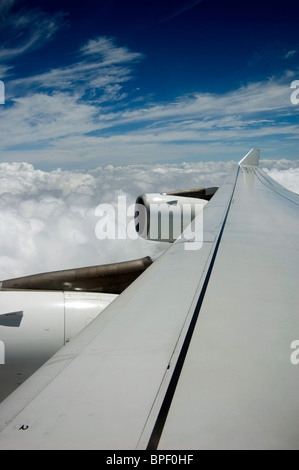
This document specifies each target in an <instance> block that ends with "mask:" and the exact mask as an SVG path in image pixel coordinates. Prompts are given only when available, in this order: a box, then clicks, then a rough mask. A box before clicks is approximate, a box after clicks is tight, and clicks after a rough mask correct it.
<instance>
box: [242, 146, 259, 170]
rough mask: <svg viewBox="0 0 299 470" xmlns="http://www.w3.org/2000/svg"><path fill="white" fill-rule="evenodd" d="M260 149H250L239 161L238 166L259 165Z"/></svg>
mask: <svg viewBox="0 0 299 470" xmlns="http://www.w3.org/2000/svg"><path fill="white" fill-rule="evenodd" d="M259 162H260V151H259V149H251V150H250V152H248V153H247V155H245V157H244V158H242V160H241V161H240V162H239V165H240V166H259Z"/></svg>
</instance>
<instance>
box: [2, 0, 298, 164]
mask: <svg viewBox="0 0 299 470" xmlns="http://www.w3.org/2000/svg"><path fill="white" fill-rule="evenodd" d="M14 3H15V2H14V1H13V0H11V1H8V0H6V2H4V3H3V4H2V7H1V8H2V16H3V21H2V25H1V26H3V31H2V35H3V36H4V37H5V36H7V38H8V39H7V40H6V41H3V45H2V47H1V46H0V60H1V61H2V64H1V65H0V72H1V74H2V76H1V78H2V79H3V80H5V79H6V80H5V85H6V87H5V90H6V97H5V98H6V100H5V102H6V104H5V105H4V106H1V108H0V151H1V158H2V161H9V162H14V161H24V160H25V161H28V162H30V163H34V164H35V166H39V167H40V168H48V169H50V168H51V169H53V168H56V167H58V166H59V167H63V168H96V167H97V166H99V165H101V164H109V163H112V164H113V165H123V164H132V163H145V162H154V161H175V160H180V161H182V159H184V160H193V161H197V160H198V159H199V158H200V159H201V160H205V161H207V160H209V159H212V160H230V159H232V158H233V159H238V158H239V155H242V154H243V153H244V152H245V151H246V150H247V149H250V148H252V147H257V148H262V149H263V155H264V157H266V158H276V159H281V158H286V159H297V158H298V135H299V127H298V114H299V106H295V105H293V104H292V103H291V100H290V97H291V91H292V90H291V89H290V84H291V82H292V81H293V80H295V79H296V78H297V74H298V70H289V69H287V70H282V71H281V74H280V76H273V77H269V78H267V79H263V80H262V79H260V80H257V81H253V80H251V81H248V82H247V83H240V84H239V85H238V86H235V88H234V89H232V90H229V91H223V92H218V93H215V92H213V93H212V92H206V91H205V92H203V91H200V90H199V91H197V92H194V93H192V94H185V95H184V94H183V95H178V96H177V97H176V98H174V99H173V100H172V101H164V102H161V101H159V100H157V99H155V95H154V94H153V95H152V96H148V95H146V94H143V90H142V83H140V82H139V80H138V67H140V66H141V63H142V62H143V63H145V62H146V61H147V57H146V56H145V54H143V53H142V51H138V50H132V49H131V48H129V47H128V46H126V45H125V44H119V43H118V40H117V39H115V38H111V37H107V36H96V37H92V38H89V39H88V40H86V41H85V42H83V43H82V44H81V45H79V46H77V49H76V50H74V51H72V54H68V55H67V56H66V57H65V58H64V59H65V60H64V62H63V65H62V64H61V62H60V61H58V60H57V62H56V61H55V60H54V59H53V60H52V62H51V63H52V66H51V68H50V67H49V66H45V65H44V68H42V69H41V70H40V71H39V72H37V71H36V70H35V71H34V73H30V74H28V75H25V74H23V75H20V76H19V77H17V76H16V75H14V73H15V68H14V66H13V64H14V63H16V61H17V59H19V58H23V57H24V56H26V55H27V54H28V53H29V52H32V51H35V50H37V49H38V48H42V47H44V46H45V45H47V44H48V43H49V42H50V41H51V40H53V38H55V37H56V35H57V34H58V32H59V31H60V30H61V29H62V28H63V26H64V25H65V22H66V19H65V15H64V14H63V13H62V12H56V13H55V14H52V15H50V14H49V13H45V12H43V11H42V10H41V9H31V10H26V9H21V10H19V11H18V12H17V13H15V11H14V9H13V6H14ZM197 3H199V2H197V1H190V2H187V3H186V5H185V7H184V8H187V9H190V8H192V6H194V5H196V4H197ZM184 8H183V10H184ZM183 10H182V11H183ZM180 11H181V10H180V9H175V11H174V13H173V14H174V15H176V14H179V13H180ZM295 52H296V51H295V49H290V50H289V51H287V52H286V55H288V56H289V57H292V56H293V55H294V54H295ZM284 62H286V61H284ZM25 70H26V69H25Z"/></svg>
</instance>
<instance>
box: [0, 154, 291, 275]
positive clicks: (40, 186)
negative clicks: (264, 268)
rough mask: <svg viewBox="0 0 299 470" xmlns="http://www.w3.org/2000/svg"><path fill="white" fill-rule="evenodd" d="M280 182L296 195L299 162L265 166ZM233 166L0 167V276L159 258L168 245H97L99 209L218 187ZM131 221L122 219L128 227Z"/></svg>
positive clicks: (132, 242) (127, 241)
mask: <svg viewBox="0 0 299 470" xmlns="http://www.w3.org/2000/svg"><path fill="white" fill-rule="evenodd" d="M261 163H262V165H261V166H262V167H264V168H265V169H267V171H268V172H269V174H270V176H272V177H273V178H275V179H276V180H277V181H278V182H280V183H281V184H284V185H286V186H287V187H289V188H290V189H292V190H293V191H297V192H298V193H299V161H297V162H289V161H286V160H282V161H276V162H275V161H274V162H273V161H265V160H264V161H262V162H261ZM233 164H234V162H200V163H182V164H163V165H131V166H126V167H113V166H112V165H109V166H107V167H101V168H97V169H96V170H91V171H89V172H87V173H83V172H80V171H67V170H64V171H63V170H54V171H49V172H47V171H41V170H38V169H35V168H34V167H33V166H32V165H31V164H28V163H14V164H8V163H2V164H0V246H1V250H0V279H7V278H11V277H17V276H22V275H29V274H34V273H38V272H46V271H51V270H59V269H68V268H73V267H80V266H88V265H96V264H104V263H110V262H117V261H125V260H129V259H134V258H138V257H142V256H147V255H150V256H153V257H156V256H158V255H159V253H161V252H162V251H163V250H164V249H165V245H163V244H159V243H155V242H147V241H144V240H141V239H137V240H130V239H125V240H117V239H116V240H98V239H97V237H96V232H95V229H96V225H97V222H98V221H99V218H98V217H97V216H96V215H95V210H96V207H97V206H98V205H99V204H112V205H113V207H114V208H115V211H116V215H117V202H118V196H120V195H125V196H127V204H128V206H129V205H130V204H133V203H134V202H135V200H136V197H137V196H138V195H139V194H141V193H144V192H163V191H170V190H176V189H187V188H198V187H202V186H214V185H219V184H221V182H222V181H223V179H224V177H225V176H226V174H227V172H228V171H229V170H230V168H231V167H232V165H233ZM129 221H130V219H129V218H128V219H127V222H129Z"/></svg>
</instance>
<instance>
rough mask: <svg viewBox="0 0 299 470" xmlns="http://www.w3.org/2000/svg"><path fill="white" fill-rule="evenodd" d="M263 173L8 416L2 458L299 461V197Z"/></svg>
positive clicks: (229, 191) (223, 202) (31, 384)
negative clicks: (185, 453)
mask: <svg viewBox="0 0 299 470" xmlns="http://www.w3.org/2000/svg"><path fill="white" fill-rule="evenodd" d="M258 159H259V153H258V151H256V150H252V151H251V152H249V154H248V155H247V156H246V157H245V158H244V159H243V160H242V161H241V162H240V164H239V165H236V169H235V171H234V172H233V173H232V175H230V176H229V177H228V179H227V180H226V182H225V183H224V184H223V185H222V186H221V187H220V188H219V190H218V191H217V192H216V194H215V195H214V196H213V198H212V199H211V201H210V202H209V203H208V204H207V205H206V207H205V209H204V222H203V223H204V231H203V239H202V240H201V241H202V246H201V248H200V249H190V248H192V247H191V244H192V243H194V241H192V240H190V242H189V243H190V245H189V247H187V246H186V244H187V242H186V240H185V239H184V240H182V239H179V240H177V241H176V242H175V243H174V244H173V245H171V247H170V248H169V249H168V250H167V251H166V252H165V253H164V254H163V255H162V256H161V257H160V258H159V259H158V260H156V261H155V262H154V263H153V264H152V265H151V266H150V267H149V268H148V269H147V270H146V271H145V272H144V273H143V274H142V275H141V276H140V277H139V278H138V279H137V280H136V281H135V282H134V283H133V284H131V285H130V286H129V287H128V288H127V289H126V290H125V291H124V292H123V293H122V294H121V295H120V296H119V297H118V298H117V299H116V300H115V301H114V302H113V303H112V304H111V305H110V306H109V307H108V308H107V309H106V310H105V311H104V312H103V313H102V315H101V316H100V317H98V318H96V319H95V320H94V321H93V322H92V323H90V324H89V325H88V327H86V328H85V329H84V330H83V331H82V332H81V333H80V334H79V335H78V336H77V337H76V338H75V339H74V340H73V341H72V342H70V343H69V344H68V345H66V346H65V347H63V348H62V349H61V350H60V351H59V352H58V353H57V354H56V355H55V356H53V357H52V359H50V360H49V361H48V362H47V363H46V364H45V365H44V366H43V367H41V369H39V371H37V372H36V373H35V374H34V375H33V376H32V377H31V378H29V379H28V380H27V381H26V382H25V383H24V384H23V385H22V386H21V387H20V388H19V389H18V390H16V391H15V392H14V393H13V394H12V395H10V396H9V397H8V398H7V399H6V400H5V401H4V402H2V403H1V405H0V429H1V432H0V448H1V449H156V448H158V449H210V448H211V449H218V448H219V449H220V448H221V449H230V448H232V449H243V448H244V449H247V448H248V449H249V448H250V449H258V448H267V449H298V448H299V426H298V424H299V400H298V390H299V365H298V366H296V365H294V364H292V362H291V360H290V356H291V353H292V350H291V349H290V345H291V343H292V342H293V341H294V340H296V339H299V338H298V336H299V331H298V324H299V313H298V304H299V296H298V281H299V267H298V266H299V263H298V258H299V257H298V254H299V253H298V252H299V237H298V233H299V217H298V215H299V197H298V196H297V195H295V194H293V193H290V192H289V191H287V190H285V189H284V188H282V187H281V186H279V185H278V184H276V183H275V182H274V181H273V180H271V179H270V178H269V177H268V176H266V175H265V173H263V172H262V171H261V170H260V169H259V168H258ZM197 242H198V240H197ZM200 245H201V243H200ZM188 248H189V249H188Z"/></svg>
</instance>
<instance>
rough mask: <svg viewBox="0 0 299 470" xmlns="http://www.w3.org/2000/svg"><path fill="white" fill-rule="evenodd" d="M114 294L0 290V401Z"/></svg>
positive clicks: (109, 300)
mask: <svg viewBox="0 0 299 470" xmlns="http://www.w3.org/2000/svg"><path fill="white" fill-rule="evenodd" d="M116 297H117V295H116V294H101V293H91V292H88V293H86V292H59V291H48V292H47V291H40V292H38V291H26V290H24V291H22V290H11V291H10V290H7V291H5V290H3V291H0V401H2V400H3V399H4V398H5V397H6V396H8V395H9V394H10V393H11V392H12V391H13V390H14V389H15V388H16V387H17V386H18V385H20V384H21V383H22V382H24V381H25V380H26V379H27V378H28V377H29V376H30V375H31V374H33V372H35V371H36V370H37V369H38V368H39V367H40V366H41V365H42V364H43V363H44V362H46V361H47V360H48V359H50V357H51V356H53V354H55V353H56V352H57V351H58V350H59V349H60V348H61V347H62V346H64V344H65V343H67V342H68V341H70V340H71V339H72V338H74V337H75V336H76V335H77V334H78V333H79V332H80V331H81V330H82V329H83V328H84V327H85V326H86V325H87V324H88V323H89V322H91V321H92V320H93V319H94V318H95V317H96V316H97V315H99V314H100V313H101V312H102V311H103V310H104V309H105V308H106V307H107V306H108V305H109V304H110V303H111V302H112V301H113V300H114V299H115V298H116Z"/></svg>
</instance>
